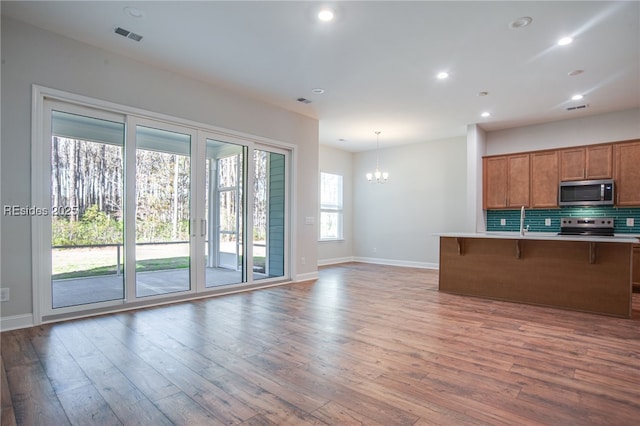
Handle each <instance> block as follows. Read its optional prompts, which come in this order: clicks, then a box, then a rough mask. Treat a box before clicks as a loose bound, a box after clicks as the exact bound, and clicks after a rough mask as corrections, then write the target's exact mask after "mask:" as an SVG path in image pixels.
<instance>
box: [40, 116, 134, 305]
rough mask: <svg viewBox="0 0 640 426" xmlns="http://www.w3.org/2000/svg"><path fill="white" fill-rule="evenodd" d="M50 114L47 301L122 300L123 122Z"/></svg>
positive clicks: (72, 302) (94, 301)
mask: <svg viewBox="0 0 640 426" xmlns="http://www.w3.org/2000/svg"><path fill="white" fill-rule="evenodd" d="M82 112H84V111H82ZM50 119H51V139H50V147H49V148H50V153H51V156H50V158H51V161H50V188H51V191H50V201H51V203H50V208H49V209H48V215H49V216H50V217H51V241H50V242H51V282H50V286H51V287H50V291H51V306H52V308H54V309H56V308H64V307H69V306H76V305H82V304H89V303H98V302H107V301H112V300H122V299H123V298H124V280H123V274H122V272H123V257H122V256H123V245H124V233H123V229H124V228H123V213H124V208H123V191H124V174H123V159H124V155H123V154H124V151H123V148H124V129H125V126H124V123H122V122H117V121H111V120H106V119H102V118H96V117H91V116H88V115H84V114H80V113H78V114H73V113H69V112H63V111H56V110H53V111H51V115H50ZM114 119H117V117H114Z"/></svg>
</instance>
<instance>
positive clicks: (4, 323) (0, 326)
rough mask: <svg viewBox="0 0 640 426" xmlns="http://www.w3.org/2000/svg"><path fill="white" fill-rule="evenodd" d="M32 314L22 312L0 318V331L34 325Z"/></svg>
mask: <svg viewBox="0 0 640 426" xmlns="http://www.w3.org/2000/svg"><path fill="white" fill-rule="evenodd" d="M34 324H35V323H34V322H33V315H32V314H23V315H14V316H10V317H2V318H0V331H10V330H17V329H19V328H29V327H33V326H34Z"/></svg>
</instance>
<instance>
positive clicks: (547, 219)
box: [544, 218, 551, 226]
mask: <svg viewBox="0 0 640 426" xmlns="http://www.w3.org/2000/svg"><path fill="white" fill-rule="evenodd" d="M544 226H551V219H549V218H546V219H545V220H544Z"/></svg>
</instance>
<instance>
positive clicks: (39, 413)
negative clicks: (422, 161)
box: [1, 263, 640, 426]
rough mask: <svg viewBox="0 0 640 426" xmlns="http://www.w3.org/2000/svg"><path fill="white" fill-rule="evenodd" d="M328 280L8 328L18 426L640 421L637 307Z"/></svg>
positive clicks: (366, 275)
mask: <svg viewBox="0 0 640 426" xmlns="http://www.w3.org/2000/svg"><path fill="white" fill-rule="evenodd" d="M437 280H438V273H437V271H430V270H421V269H411V268H398V267H390V266H380V265H367V264H358V263H352V264H344V265H338V266H332V267H326V268H322V269H321V270H320V279H319V280H318V281H316V282H309V283H299V284H293V285H286V286H281V287H275V288H270V289H265V290H258V291H254V292H250V293H242V294H235V295H229V296H222V297H216V298H211V299H206V300H200V301H195V302H188V303H180V304H175V305H170V306H163V307H156V308H149V309H144V310H138V311H132V312H126V313H121V314H113V315H105V316H101V317H95V318H89V319H81V320H75V321H68V322H64V323H57V324H51V325H45V326H40V327H34V328H31V329H26V330H16V331H10V332H5V333H2V335H1V339H2V342H1V343H2V359H1V362H2V365H1V367H2V368H1V372H2V383H1V384H2V418H1V424H2V425H3V426H4V425H12V424H19V425H65V424H75V425H89V424H90V425H112V424H127V425H129V424H131V425H133V424H142V425H165V424H166V425H171V424H190V425H216V424H228V425H283V424H289V425H308V424H312V425H323V424H330V425H354V424H356V425H357V424H365V425H485V424H490V425H529V424H546V425H616V426H619V425H637V424H638V421H639V419H640V294H634V295H633V298H634V299H633V304H634V305H633V307H634V312H633V318H632V319H630V320H628V319H618V318H612V317H606V316H599V315H594V314H586V313H580V312H570V311H563V310H558V309H553V308H543V307H535V306H527V305H520V304H514V303H508V302H499V301H491V300H485V299H476V298H468V297H462V296H455V295H450V294H444V293H439V292H438V291H437Z"/></svg>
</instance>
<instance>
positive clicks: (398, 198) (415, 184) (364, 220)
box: [353, 136, 467, 267]
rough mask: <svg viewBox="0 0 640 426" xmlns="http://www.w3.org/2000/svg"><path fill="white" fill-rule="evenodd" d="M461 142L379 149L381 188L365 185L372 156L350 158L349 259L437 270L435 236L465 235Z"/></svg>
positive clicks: (462, 139) (464, 158)
mask: <svg viewBox="0 0 640 426" xmlns="http://www.w3.org/2000/svg"><path fill="white" fill-rule="evenodd" d="M466 143H467V142H466V137H464V136H461V137H459V138H451V139H445V140H438V141H430V142H425V143H419V144H413V145H405V146H400V147H397V148H389V149H381V150H380V169H381V170H383V171H387V172H389V174H390V178H389V181H388V182H387V183H385V184H372V183H367V181H366V179H365V177H364V176H365V174H366V173H367V172H369V171H372V169H374V168H375V162H376V154H375V151H370V152H362V153H357V154H354V166H353V176H354V178H353V191H354V256H355V257H356V258H357V259H362V260H367V261H371V262H379V263H392V264H401V265H402V264H404V265H407V266H421V267H437V264H438V261H439V253H438V252H439V246H438V242H439V239H438V238H437V237H436V236H434V235H433V234H434V233H438V232H451V231H461V230H465V229H466V227H467V225H466V221H467V219H466V211H467V207H466V204H467V188H466V185H467V184H466V179H467V156H466Z"/></svg>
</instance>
